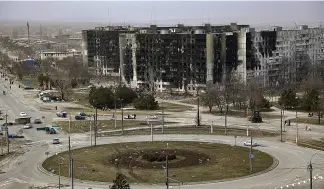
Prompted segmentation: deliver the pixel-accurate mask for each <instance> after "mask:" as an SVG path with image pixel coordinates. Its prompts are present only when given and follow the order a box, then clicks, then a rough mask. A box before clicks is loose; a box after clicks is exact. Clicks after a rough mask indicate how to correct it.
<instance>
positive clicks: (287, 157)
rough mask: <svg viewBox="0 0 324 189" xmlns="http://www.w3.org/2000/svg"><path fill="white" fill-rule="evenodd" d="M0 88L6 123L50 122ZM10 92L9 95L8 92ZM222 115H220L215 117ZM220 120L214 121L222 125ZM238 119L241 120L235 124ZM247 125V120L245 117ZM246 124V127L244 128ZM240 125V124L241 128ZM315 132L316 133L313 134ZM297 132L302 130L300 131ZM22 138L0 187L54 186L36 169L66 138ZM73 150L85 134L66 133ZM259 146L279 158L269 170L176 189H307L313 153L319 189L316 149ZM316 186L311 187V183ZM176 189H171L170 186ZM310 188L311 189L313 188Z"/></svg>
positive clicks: (84, 142) (19, 93)
mask: <svg viewBox="0 0 324 189" xmlns="http://www.w3.org/2000/svg"><path fill="white" fill-rule="evenodd" d="M0 90H6V91H7V94H6V95H1V97H0V105H1V108H2V109H3V111H4V113H8V115H9V117H8V118H9V120H14V118H15V117H19V113H20V112H22V111H24V112H26V113H27V114H28V115H30V116H32V117H33V118H35V117H40V116H45V119H44V120H43V121H44V125H46V124H48V123H50V122H51V121H52V116H53V113H51V112H41V111H39V110H38V109H37V108H36V107H35V106H34V104H36V103H34V102H28V100H26V99H25V98H24V95H25V93H28V92H26V91H23V90H22V89H19V88H18V87H16V86H15V85H13V86H12V87H11V89H9V84H8V82H5V81H4V79H3V78H1V81H0ZM9 91H12V92H9ZM194 115H195V111H192V112H190V111H189V112H185V113H183V118H182V119H185V120H186V119H187V120H188V119H189V117H190V116H191V118H190V119H192V118H193V116H194ZM219 117H221V116H219ZM203 119H204V120H205V122H206V123H210V122H211V120H213V121H214V124H217V123H218V122H217V116H213V115H209V114H203ZM223 121H224V120H221V119H220V121H219V123H222V122H223ZM239 121H241V122H239ZM228 122H229V123H230V124H233V125H234V124H236V123H237V126H240V125H241V126H242V125H243V124H242V122H243V123H244V121H242V120H240V118H230V117H229V119H228ZM245 122H246V119H245ZM276 124H277V123H273V124H270V123H268V124H258V125H252V126H251V127H257V126H258V127H259V128H260V129H263V128H267V129H269V128H270V129H271V128H272V129H275V130H278V126H277V125H276ZM248 125H250V124H247V125H246V126H245V127H247V126H248ZM21 127H22V126H12V127H11V126H10V127H9V133H17V132H19V131H21V130H22V129H21ZM243 127H244V125H243ZM287 130H288V132H287V133H291V134H292V135H293V134H294V131H295V130H294V128H293V127H288V128H287ZM314 130H315V131H314ZM317 132H323V129H322V128H321V127H319V128H318V131H316V129H314V128H312V131H309V132H306V131H305V133H307V134H310V135H312V134H314V135H320V134H322V133H317ZM301 133H302V134H304V133H303V131H301ZM23 135H24V136H25V138H26V139H27V140H28V143H26V144H24V145H21V146H19V148H21V149H22V150H24V153H21V154H20V155H17V156H15V157H13V158H11V159H9V160H8V159H7V160H6V161H5V163H4V164H2V165H1V166H0V169H1V170H2V171H3V173H1V174H0V175H1V176H0V188H1V189H20V188H21V189H25V188H26V189H27V188H28V187H29V186H33V185H34V186H53V187H55V186H57V180H58V177H57V176H54V175H51V174H49V173H47V172H44V170H43V169H42V168H41V166H40V164H41V162H42V161H43V160H44V159H45V158H47V156H48V155H46V154H45V152H48V154H49V155H55V154H56V153H57V152H61V151H65V150H67V147H68V142H67V141H68V135H67V134H65V133H59V134H58V135H55V136H53V135H48V134H45V133H44V132H42V131H36V129H29V130H23ZM70 136H71V142H72V148H73V149H76V148H81V147H85V146H89V145H90V142H89V141H90V140H89V136H88V135H87V134H71V135H70ZM54 137H58V138H60V140H61V142H62V143H61V144H60V145H57V146H56V145H52V144H51V142H52V139H53V138H54ZM149 140H151V137H150V136H147V135H146V136H125V137H102V138H98V140H97V142H98V144H108V143H118V142H126V141H127V142H130V141H149ZM154 140H169V141H173V140H181V141H201V142H217V143H226V144H234V139H233V137H232V136H210V135H208V136H207V135H206V136H204V135H157V136H154ZM247 140H248V138H245V137H240V138H238V139H237V143H238V145H242V144H243V142H244V141H247ZM256 140H257V142H258V143H260V144H262V146H260V147H256V149H258V150H261V151H264V152H267V153H269V154H271V155H273V156H274V157H275V158H277V159H278V161H279V164H278V166H277V167H276V168H274V169H273V170H271V171H269V172H267V173H264V174H261V175H257V176H253V177H249V178H241V179H238V180H233V181H224V182H215V183H201V184H191V185H183V186H181V188H188V189H190V188H200V189H214V188H218V189H232V188H233V189H238V188H242V189H260V188H269V189H276V188H296V187H299V188H308V187H309V181H308V179H309V172H308V171H307V169H306V166H307V164H308V163H309V161H310V158H311V156H312V155H313V154H314V152H317V154H316V155H315V156H314V157H313V159H312V162H313V167H314V171H313V175H314V179H315V182H314V186H323V185H322V184H323V181H322V179H323V176H324V172H323V171H322V168H321V167H322V166H323V163H322V162H323V160H324V153H323V152H321V151H316V150H312V149H307V148H303V147H298V146H295V145H294V144H290V143H280V142H278V141H276V140H266V139H256ZM62 183H63V184H69V180H68V179H66V178H63V179H62ZM315 184H316V185H315ZM90 187H91V188H93V189H94V188H96V189H99V188H102V189H105V188H109V184H107V183H98V182H87V181H79V180H76V181H75V188H76V189H79V188H80V189H81V188H90ZM132 188H134V189H139V188H141V189H146V188H147V189H148V188H150V189H154V188H156V189H157V188H165V185H164V184H161V185H154V186H152V185H150V186H148V185H137V184H134V185H133V184H132ZM173 188H175V187H173ZM314 188H315V187H314Z"/></svg>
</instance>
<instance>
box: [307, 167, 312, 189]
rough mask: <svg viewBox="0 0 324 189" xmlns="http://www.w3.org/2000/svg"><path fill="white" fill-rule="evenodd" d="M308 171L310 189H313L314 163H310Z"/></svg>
mask: <svg viewBox="0 0 324 189" xmlns="http://www.w3.org/2000/svg"><path fill="white" fill-rule="evenodd" d="M308 170H309V184H310V187H309V188H310V189H313V165H312V162H309V165H308Z"/></svg>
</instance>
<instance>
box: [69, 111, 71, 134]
mask: <svg viewBox="0 0 324 189" xmlns="http://www.w3.org/2000/svg"><path fill="white" fill-rule="evenodd" d="M70 133H71V115H70V116H69V135H70Z"/></svg>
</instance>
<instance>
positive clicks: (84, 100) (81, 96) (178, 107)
mask: <svg viewBox="0 0 324 189" xmlns="http://www.w3.org/2000/svg"><path fill="white" fill-rule="evenodd" d="M88 95H89V94H88V93H76V92H74V93H71V94H70V95H69V99H71V100H73V101H75V103H77V104H80V105H83V106H84V108H67V111H75V112H80V111H84V112H85V113H94V109H93V108H92V106H91V105H90V104H89V100H88ZM159 106H160V108H159V109H158V110H126V111H127V112H129V113H131V114H133V113H135V114H139V115H141V114H150V113H151V114H154V113H156V112H161V110H162V104H161V103H159ZM163 107H164V110H165V111H166V112H183V111H187V110H191V109H192V106H190V105H182V104H175V103H169V102H163ZM100 112H101V111H100ZM110 112H111V114H112V113H114V111H110ZM110 112H109V111H108V112H107V111H104V112H102V113H106V114H109V113H110ZM120 112H121V111H120V110H118V114H120Z"/></svg>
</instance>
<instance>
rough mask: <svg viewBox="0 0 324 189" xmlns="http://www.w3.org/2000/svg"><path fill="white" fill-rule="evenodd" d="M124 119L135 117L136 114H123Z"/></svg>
mask: <svg viewBox="0 0 324 189" xmlns="http://www.w3.org/2000/svg"><path fill="white" fill-rule="evenodd" d="M124 119H136V114H131V115H129V114H128V115H126V116H124Z"/></svg>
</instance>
